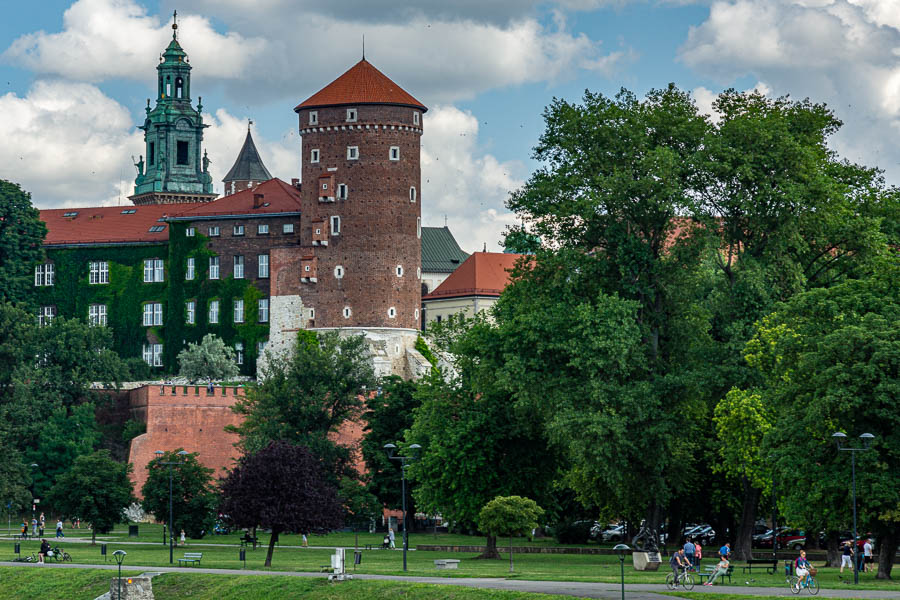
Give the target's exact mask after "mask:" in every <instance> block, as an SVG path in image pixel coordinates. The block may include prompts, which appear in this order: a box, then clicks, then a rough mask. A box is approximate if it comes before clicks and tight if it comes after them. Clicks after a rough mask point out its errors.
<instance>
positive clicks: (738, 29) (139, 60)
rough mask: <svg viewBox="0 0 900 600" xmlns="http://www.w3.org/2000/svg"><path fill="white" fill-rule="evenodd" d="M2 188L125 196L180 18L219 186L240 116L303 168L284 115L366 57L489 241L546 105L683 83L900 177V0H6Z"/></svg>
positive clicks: (451, 215)
mask: <svg viewBox="0 0 900 600" xmlns="http://www.w3.org/2000/svg"><path fill="white" fill-rule="evenodd" d="M0 7H2V8H4V10H3V16H4V18H3V20H2V21H0V85H2V87H3V89H2V90H0V178H3V179H10V180H13V181H16V182H19V183H21V184H22V185H23V186H24V187H26V188H27V189H28V190H29V191H31V192H32V194H33V200H34V202H35V204H36V205H37V206H39V207H41V208H50V207H62V206H85V205H97V204H116V203H119V202H124V203H127V202H128V200H127V199H126V196H128V195H129V194H130V193H131V188H132V185H133V179H134V175H135V170H134V166H133V165H132V162H131V156H132V155H135V156H136V155H138V154H140V153H141V152H142V148H143V147H142V142H141V140H142V138H141V136H140V135H139V134H140V133H141V132H140V131H139V130H137V129H136V125H137V124H138V123H140V122H141V120H142V119H143V108H144V106H145V105H146V98H147V97H155V70H154V69H155V66H156V63H157V60H158V56H159V53H160V52H161V51H162V50H163V48H164V47H165V46H166V44H167V43H168V40H169V38H170V37H171V29H170V26H171V14H172V11H173V10H174V9H176V8H177V9H178V13H179V17H180V18H179V20H180V26H179V39H180V41H181V43H182V46H183V47H184V48H185V50H186V51H187V52H188V54H189V55H190V60H191V64H192V65H193V67H194V70H193V75H192V76H193V81H192V91H193V93H194V95H195V96H197V95H200V96H202V97H203V107H204V108H203V112H204V113H205V115H204V117H205V119H206V122H207V123H209V124H210V125H211V127H210V128H209V129H208V130H207V133H206V148H207V149H208V151H209V155H210V158H211V159H212V161H213V162H212V167H211V170H212V171H213V178H214V180H215V181H216V182H217V183H216V185H217V191H221V187H222V184H221V178H222V176H223V175H224V173H225V172H226V171H227V170H228V168H229V167H230V166H231V164H232V162H233V161H234V159H235V157H236V154H237V151H238V149H239V148H240V145H241V143H242V142H243V137H244V131H245V130H246V126H247V120H248V119H253V121H254V125H253V129H254V137H255V139H256V142H257V146H258V147H259V149H260V152H261V153H262V155H263V159H264V161H265V163H266V165H267V167H268V168H269V170H270V171H271V172H272V173H273V174H274V175H275V176H277V177H280V178H282V179H285V180H290V179H291V178H292V177H298V176H299V160H300V156H301V154H300V139H299V136H298V135H297V131H296V130H297V121H296V115H295V114H294V113H293V110H292V109H293V107H294V106H295V105H297V104H298V103H299V102H301V101H302V100H304V99H306V98H307V97H308V96H310V95H311V94H313V93H314V92H316V91H317V90H319V89H320V88H322V87H324V86H325V85H326V84H328V83H329V82H330V81H332V80H333V79H334V78H335V77H337V76H338V75H340V74H341V73H342V72H344V71H345V70H346V69H347V68H349V67H350V66H352V65H353V64H354V63H356V62H357V61H358V60H359V58H360V55H361V52H362V49H361V40H362V36H363V35H365V39H366V57H367V59H368V60H369V61H370V62H371V63H373V64H374V65H375V66H376V67H378V68H379V69H380V70H381V71H383V72H384V73H385V74H387V75H388V76H389V77H391V78H392V79H394V80H395V81H396V82H398V83H399V84H400V85H401V86H403V87H404V88H405V89H406V90H407V91H409V92H410V93H411V94H413V95H414V96H416V97H417V98H418V99H419V100H420V101H422V102H424V103H425V104H426V105H427V106H428V107H429V109H430V110H429V111H428V113H427V114H426V116H425V136H424V138H423V151H422V163H423V170H422V172H423V174H422V178H423V186H422V187H423V189H422V210H423V216H424V218H423V221H424V224H426V225H443V224H444V222H445V219H446V222H447V223H448V224H449V226H450V228H451V230H452V231H453V232H454V234H455V235H456V237H457V239H458V240H459V241H460V243H461V245H462V246H463V248H464V249H466V250H469V251H472V250H476V249H481V247H482V246H483V245H484V244H487V246H488V248H489V249H497V248H498V247H499V246H498V242H499V240H500V233H501V232H502V231H503V229H504V228H505V226H506V225H507V224H509V223H511V222H512V221H513V220H514V219H513V217H512V215H510V214H509V213H508V212H507V211H506V209H505V208H504V200H505V198H506V196H507V195H508V193H509V191H510V190H513V189H515V188H516V187H517V186H519V185H521V184H522V182H523V181H524V180H525V179H526V178H527V177H528V174H529V172H530V171H531V170H532V169H534V168H535V164H534V162H533V161H532V160H531V148H532V146H533V145H534V144H535V142H536V141H537V138H538V136H539V135H540V133H541V130H542V127H543V123H542V119H541V112H542V110H543V107H544V106H546V105H547V104H548V103H549V102H550V100H551V99H552V98H553V97H554V96H556V97H563V98H567V99H570V100H577V99H578V98H579V97H580V96H581V95H582V93H583V91H584V90H585V89H591V90H593V91H601V92H604V93H608V94H614V93H615V92H616V91H617V90H618V89H619V88H621V87H627V88H629V89H631V90H634V91H636V92H637V93H639V94H643V93H645V92H646V91H647V90H649V89H651V88H654V87H662V86H665V85H666V84H667V83H669V82H675V83H676V84H677V85H678V86H679V87H681V88H683V89H686V90H691V91H692V92H693V93H694V96H695V98H696V99H697V102H698V104H700V105H701V106H703V107H708V106H709V105H710V103H711V101H712V98H713V97H714V96H715V94H716V93H718V92H720V91H721V90H723V89H725V88H729V87H734V88H737V89H741V90H744V89H749V88H758V89H762V90H766V91H767V92H768V93H769V94H771V95H773V96H780V95H784V94H790V95H791V96H793V97H795V98H804V97H810V98H812V99H813V100H816V101H820V102H826V103H828V104H829V105H830V106H831V107H832V108H833V109H834V110H835V112H836V113H837V115H838V116H839V118H841V119H842V120H843V121H844V124H845V125H844V128H843V130H842V131H841V133H840V134H838V135H837V136H836V137H835V138H834V140H832V142H833V146H834V147H835V149H836V150H837V151H838V152H840V153H841V155H842V156H844V157H846V158H848V159H850V160H852V161H857V162H862V163H865V164H868V165H872V166H879V167H881V168H883V169H884V170H885V171H886V174H887V178H888V181H889V182H890V183H894V184H896V183H900V146H898V144H895V143H893V142H894V139H895V138H896V137H897V135H898V129H900V128H898V125H900V0H724V1H713V2H708V1H700V0H698V1H691V0H671V1H666V0H660V1H656V2H652V1H639V0H635V1H629V0H548V1H540V0H327V1H322V0H317V1H313V0H179V1H170V0H159V1H153V0H40V1H38V2H30V3H22V2H18V1H16V2H15V3H14V1H13V0H0Z"/></svg>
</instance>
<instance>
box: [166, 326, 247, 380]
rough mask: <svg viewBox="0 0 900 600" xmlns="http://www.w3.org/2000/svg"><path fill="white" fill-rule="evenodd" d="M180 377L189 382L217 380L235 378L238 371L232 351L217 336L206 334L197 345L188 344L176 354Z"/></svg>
mask: <svg viewBox="0 0 900 600" xmlns="http://www.w3.org/2000/svg"><path fill="white" fill-rule="evenodd" d="M178 364H179V365H180V368H181V371H180V375H181V376H182V377H187V378H188V379H189V380H191V381H197V380H201V379H208V380H210V381H212V380H218V381H221V380H223V379H229V378H231V377H236V376H237V375H238V374H239V373H240V369H239V368H238V366H237V362H236V361H235V354H234V349H233V348H230V347H229V346H226V345H225V342H224V341H222V338H220V337H219V336H217V335H215V334H212V333H207V334H206V335H205V336H203V339H202V340H201V341H200V343H199V344H193V343H191V344H188V345H187V348H185V349H184V350H182V351H181V352H179V353H178Z"/></svg>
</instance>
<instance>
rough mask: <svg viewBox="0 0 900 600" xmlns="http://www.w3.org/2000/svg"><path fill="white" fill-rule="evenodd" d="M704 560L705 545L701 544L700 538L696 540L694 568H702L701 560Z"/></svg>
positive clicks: (696, 569) (697, 569)
mask: <svg viewBox="0 0 900 600" xmlns="http://www.w3.org/2000/svg"><path fill="white" fill-rule="evenodd" d="M701 560H703V547H702V546H701V545H700V540H699V539H698V540H697V541H695V542H694V570H695V571H699V570H700V561H701Z"/></svg>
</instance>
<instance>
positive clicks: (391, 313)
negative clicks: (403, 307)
mask: <svg viewBox="0 0 900 600" xmlns="http://www.w3.org/2000/svg"><path fill="white" fill-rule="evenodd" d="M396 316H397V309H396V308H394V307H393V306H392V307H390V308H389V309H388V319H393V318H395V317H396Z"/></svg>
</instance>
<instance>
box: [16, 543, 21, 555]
mask: <svg viewBox="0 0 900 600" xmlns="http://www.w3.org/2000/svg"><path fill="white" fill-rule="evenodd" d="M21 552H22V546H21V544H19V542H16V546H15V553H16V554H20V553H21Z"/></svg>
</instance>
